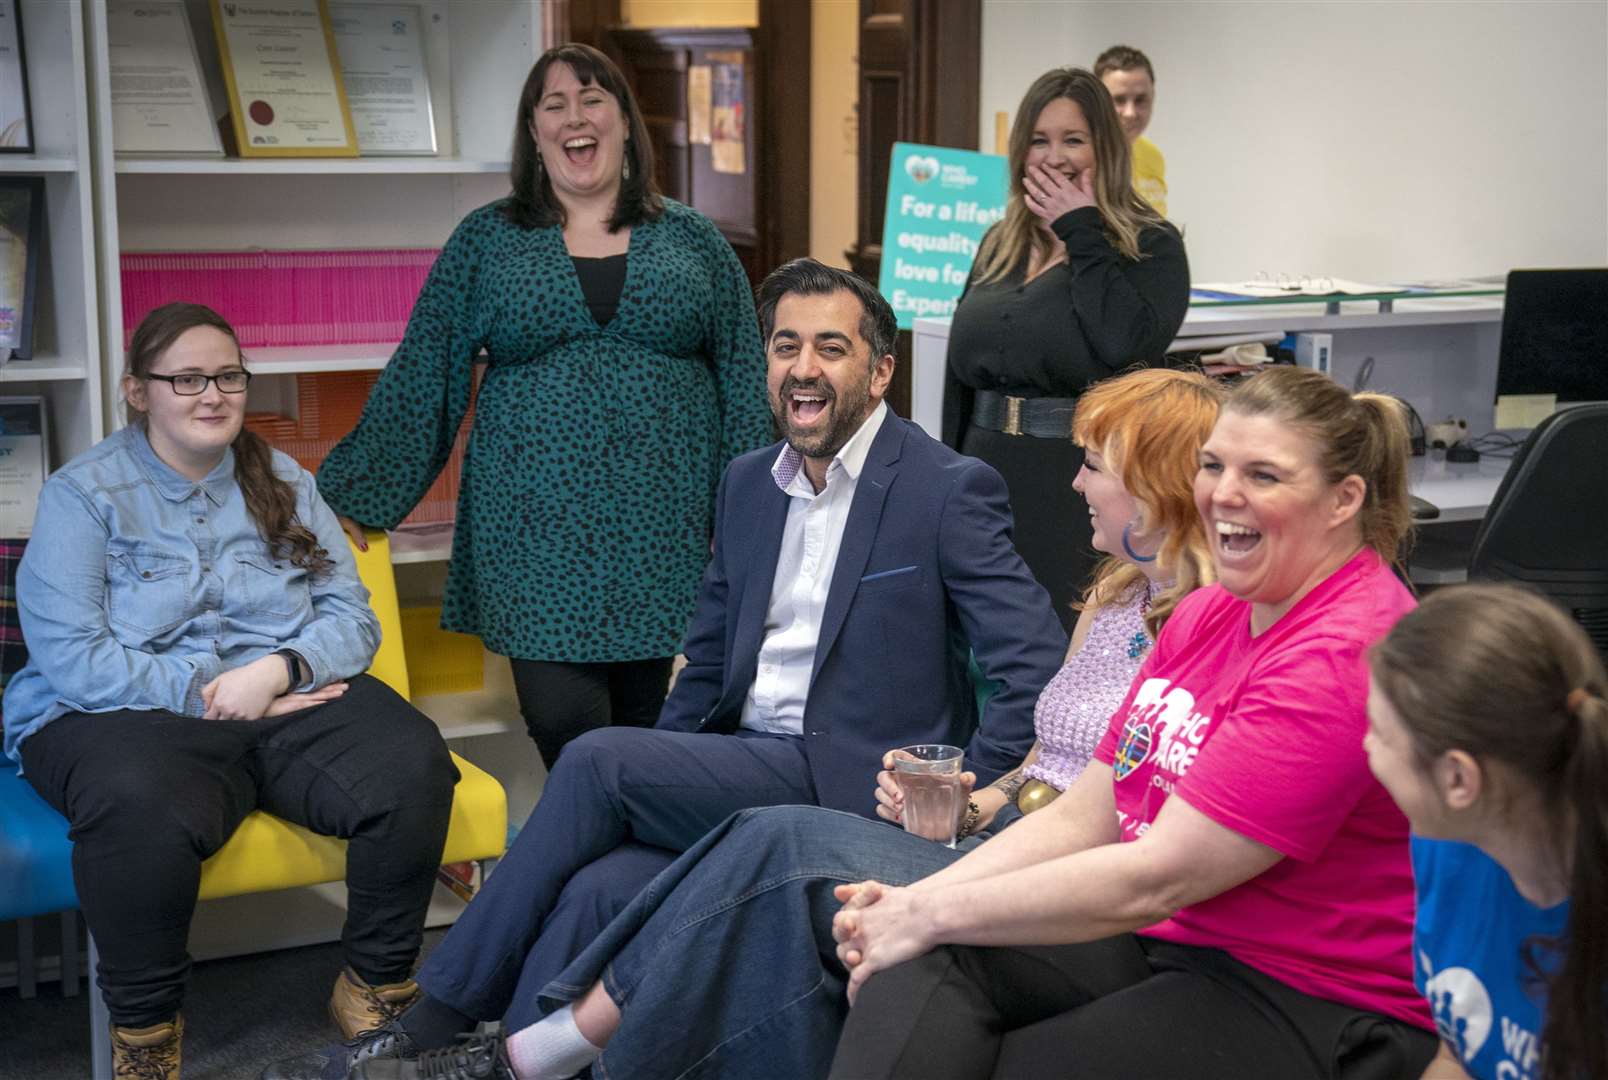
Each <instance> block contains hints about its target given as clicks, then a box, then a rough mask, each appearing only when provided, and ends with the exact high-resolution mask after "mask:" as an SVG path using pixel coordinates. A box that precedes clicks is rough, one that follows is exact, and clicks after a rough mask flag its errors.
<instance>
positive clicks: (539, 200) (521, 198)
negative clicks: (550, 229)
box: [505, 42, 664, 232]
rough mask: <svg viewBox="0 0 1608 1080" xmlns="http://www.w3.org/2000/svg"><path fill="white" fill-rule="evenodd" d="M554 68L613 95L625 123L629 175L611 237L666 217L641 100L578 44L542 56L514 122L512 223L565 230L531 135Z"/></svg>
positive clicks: (603, 59)
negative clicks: (561, 66)
mask: <svg viewBox="0 0 1608 1080" xmlns="http://www.w3.org/2000/svg"><path fill="white" fill-rule="evenodd" d="M554 64H566V65H568V66H569V69H570V70H571V71H573V72H574V73H575V78H576V79H578V80H579V81H580V83H581V85H582V86H598V87H601V88H602V89H604V90H607V91H608V92H609V93H610V94H612V95H614V100H615V101H617V102H618V103H619V105H620V115H621V117H622V118H623V119H624V120H625V130H626V135H627V138H626V140H625V164H626V166H627V171H628V172H629V174H630V175H628V176H624V177H622V178H621V180H620V194H619V197H618V198H617V199H615V201H614V216H613V217H611V218H609V231H610V232H618V231H619V230H620V229H623V228H627V227H628V226H632V225H640V224H641V223H643V222H644V221H652V220H653V219H654V218H656V217H658V216H659V215H660V214H661V213H663V212H664V198H663V196H661V195H660V194H659V186H658V183H657V181H656V180H655V179H654V164H653V144H652V143H651V142H649V141H648V126H647V124H646V123H644V122H643V119H642V109H641V107H640V106H638V105H637V100H636V95H634V94H632V93H631V86H630V84H629V83H627V82H626V81H625V75H624V74H623V73H622V72H621V71H620V69H619V66H618V65H616V64H615V63H614V61H613V60H610V59H609V58H608V57H607V56H604V55H603V54H602V53H600V52H598V51H597V50H596V49H594V48H592V47H591V46H590V45H581V44H577V43H574V42H571V43H570V44H568V45H555V46H554V47H553V48H551V49H548V50H547V51H546V52H544V53H542V55H541V57H540V58H539V59H537V61H536V64H535V66H533V67H532V68H531V69H530V74H529V75H528V76H526V78H525V86H524V88H523V89H521V90H520V91H519V109H518V113H517V115H516V116H515V117H514V156H513V162H512V164H511V165H510V166H509V169H508V181H509V183H510V184H511V185H512V186H513V194H512V195H511V196H510V197H509V200H508V203H507V206H506V210H505V212H506V213H507V215H508V219H509V220H510V221H512V222H513V223H514V224H515V225H518V226H521V227H522V228H526V229H540V228H545V227H546V226H548V225H562V224H564V207H563V204H562V203H560V202H559V201H558V197H557V196H555V195H554V194H553V182H552V181H551V180H550V179H548V177H547V171H546V170H545V169H544V168H542V165H541V156H540V154H539V153H538V151H537V149H536V138H535V136H534V135H532V134H531V131H530V125H531V119H532V117H534V116H535V114H536V103H537V102H538V101H539V100H541V96H542V87H544V86H546V85H547V70H548V69H549V68H551V67H552V66H553V65H554Z"/></svg>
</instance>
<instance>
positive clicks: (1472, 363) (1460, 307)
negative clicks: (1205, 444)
mask: <svg viewBox="0 0 1608 1080" xmlns="http://www.w3.org/2000/svg"><path fill="white" fill-rule="evenodd" d="M1309 330H1313V331H1321V332H1325V333H1330V334H1333V335H1334V352H1333V356H1332V363H1331V367H1330V371H1331V373H1332V374H1333V375H1334V377H1335V379H1336V380H1338V381H1339V382H1340V383H1341V384H1342V385H1345V386H1351V385H1353V384H1354V382H1355V380H1356V378H1357V375H1358V373H1359V372H1360V370H1361V369H1362V366H1363V364H1364V363H1365V362H1366V361H1367V360H1369V359H1372V360H1373V361H1374V367H1373V375H1372V376H1371V378H1370V379H1369V382H1368V385H1367V387H1366V389H1369V390H1381V391H1384V392H1385V393H1389V394H1395V395H1396V396H1398V397H1401V398H1404V399H1406V400H1407V401H1410V402H1412V403H1413V407H1414V408H1416V409H1417V410H1418V413H1419V415H1420V416H1422V417H1423V418H1424V423H1426V424H1433V423H1437V422H1439V421H1442V420H1445V419H1447V418H1448V417H1461V418H1462V419H1465V420H1467V421H1468V425H1469V430H1470V431H1472V432H1473V433H1474V434H1476V435H1479V434H1483V433H1485V432H1487V431H1490V430H1491V427H1492V424H1493V422H1494V421H1495V419H1496V415H1495V414H1496V358H1497V350H1498V347H1499V345H1500V342H1501V335H1502V298H1501V297H1500V296H1466V297H1442V298H1438V299H1426V300H1398V301H1396V304H1395V310H1393V311H1390V312H1381V311H1379V310H1378V304H1377V303H1374V302H1372V301H1370V302H1367V303H1346V304H1342V305H1341V314H1338V315H1330V314H1327V313H1326V311H1325V309H1324V304H1323V303H1322V302H1321V301H1319V302H1315V303H1311V304H1265V305H1264V304H1249V305H1232V306H1228V307H1191V308H1190V309H1189V313H1188V314H1187V315H1186V316H1185V318H1184V324H1183V326H1182V327H1180V328H1179V330H1178V340H1177V341H1176V342H1175V343H1174V344H1173V346H1172V350H1173V351H1181V350H1187V349H1189V348H1190V347H1191V346H1190V344H1189V342H1188V340H1187V339H1189V338H1191V337H1206V336H1216V335H1223V334H1258V333H1299V332H1303V331H1309ZM914 346H915V347H914V350H913V351H914V354H915V355H914V356H913V358H912V361H913V362H912V364H911V371H910V404H911V409H910V418H911V419H912V420H914V421H915V422H916V423H918V424H920V425H921V426H922V427H923V428H925V429H926V430H927V431H928V432H929V433H930V434H932V435H933V436H934V437H936V436H937V435H938V428H939V422H940V418H941V416H942V406H943V380H944V364H945V356H946V354H947V352H948V350H949V320H948V319H947V318H945V319H917V320H916V321H915V325H914ZM1492 490H1493V491H1494V490H1495V488H1494V487H1493V488H1492ZM1423 497H1424V498H1426V499H1429V501H1430V502H1436V501H1437V500H1436V499H1434V498H1432V497H1430V496H1428V495H1425V496H1423Z"/></svg>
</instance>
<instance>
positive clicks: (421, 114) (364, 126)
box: [329, 3, 436, 155]
mask: <svg viewBox="0 0 1608 1080" xmlns="http://www.w3.org/2000/svg"><path fill="white" fill-rule="evenodd" d="M329 16H330V25H331V26H332V27H333V28H334V31H335V45H336V47H337V48H338V49H339V51H340V59H341V81H342V82H343V83H345V85H346V101H347V104H348V105H349V106H350V107H351V110H352V125H353V126H354V127H355V128H356V129H357V146H358V149H359V150H361V151H362V152H363V153H364V154H365V155H368V154H434V153H435V152H436V133H435V115H434V107H433V103H432V102H431V100H430V79H429V73H428V72H427V70H426V67H425V60H424V39H423V34H424V18H423V15H422V14H421V12H420V10H419V6H418V5H417V4H341V3H332V4H330V6H329Z"/></svg>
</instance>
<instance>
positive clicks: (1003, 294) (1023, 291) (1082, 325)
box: [943, 206, 1189, 448]
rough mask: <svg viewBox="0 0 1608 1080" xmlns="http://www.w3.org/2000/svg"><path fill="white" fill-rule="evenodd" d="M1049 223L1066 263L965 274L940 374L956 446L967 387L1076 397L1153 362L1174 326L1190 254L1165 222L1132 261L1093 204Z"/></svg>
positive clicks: (966, 415) (946, 432) (1144, 236)
mask: <svg viewBox="0 0 1608 1080" xmlns="http://www.w3.org/2000/svg"><path fill="white" fill-rule="evenodd" d="M1050 227H1051V229H1053V230H1054V232H1055V235H1056V236H1057V237H1059V238H1060V240H1061V242H1062V243H1064V244H1065V245H1066V253H1067V261H1066V262H1065V263H1061V264H1059V265H1057V266H1054V267H1051V268H1050V269H1049V270H1046V271H1045V272H1044V273H1042V274H1040V275H1039V276H1038V277H1036V278H1034V279H1033V280H1032V281H1028V282H1025V283H1024V281H1023V280H1022V279H1023V277H1024V276H1025V275H1026V267H1025V266H1023V267H1017V268H1016V269H1014V270H1012V271H1011V273H1010V274H1008V275H1007V276H1006V277H1004V278H1002V279H999V280H996V281H991V282H988V283H987V284H983V285H972V284H970V283H969V282H968V284H967V289H966V292H965V293H964V294H963V295H962V297H961V301H960V305H959V306H958V307H957V308H956V309H955V317H954V321H953V323H952V324H951V325H950V328H949V362H948V364H947V365H946V371H945V375H944V417H943V437H944V442H946V443H948V444H949V445H950V446H953V447H956V448H959V446H960V440H961V438H962V436H963V435H964V434H965V431H966V425H967V423H968V422H969V421H970V419H971V412H972V402H973V399H974V395H975V393H976V391H978V390H997V391H999V392H1001V393H1006V394H1014V395H1017V396H1020V397H1076V396H1077V395H1078V394H1080V393H1081V392H1082V391H1083V390H1084V389H1085V388H1087V387H1088V386H1089V385H1090V384H1092V383H1096V382H1099V381H1100V380H1101V379H1104V378H1107V377H1109V376H1111V375H1114V374H1115V373H1117V372H1119V371H1122V370H1124V369H1125V368H1128V367H1131V366H1133V365H1135V364H1144V365H1153V364H1156V363H1158V362H1159V361H1160V360H1161V359H1162V357H1163V356H1164V355H1165V354H1166V351H1167V346H1168V345H1169V344H1170V343H1171V342H1172V340H1173V338H1174V337H1175V336H1177V333H1178V328H1179V326H1181V325H1182V324H1183V321H1184V315H1185V313H1186V312H1187V310H1188V308H1189V260H1188V258H1187V257H1186V256H1185V254H1184V241H1183V238H1182V237H1181V236H1180V235H1179V234H1178V230H1177V229H1175V228H1174V227H1173V226H1172V225H1171V224H1170V223H1166V222H1163V223H1162V224H1161V225H1160V226H1152V227H1150V228H1147V229H1145V230H1144V231H1143V232H1142V233H1140V235H1139V250H1140V252H1141V254H1142V257H1141V258H1140V259H1139V260H1138V261H1137V262H1136V261H1133V260H1130V259H1128V258H1126V257H1125V256H1123V255H1122V254H1121V253H1120V252H1119V251H1117V249H1116V248H1114V247H1112V246H1111V241H1110V240H1109V239H1107V238H1106V234H1105V227H1104V221H1103V219H1102V218H1101V216H1100V211H1099V210H1098V209H1096V208H1095V207H1092V206H1088V207H1083V208H1082V209H1078V210H1073V211H1072V212H1070V213H1067V214H1063V215H1061V216H1060V217H1058V218H1056V219H1055V221H1054V222H1053V223H1052V224H1051V226H1050Z"/></svg>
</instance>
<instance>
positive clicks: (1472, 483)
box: [1407, 453, 1513, 526]
mask: <svg viewBox="0 0 1608 1080" xmlns="http://www.w3.org/2000/svg"><path fill="white" fill-rule="evenodd" d="M1441 456H1442V455H1440V454H1435V453H1431V454H1426V455H1425V456H1423V457H1418V458H1413V459H1412V462H1411V463H1410V464H1409V465H1408V466H1407V488H1408V490H1409V491H1411V492H1412V493H1413V494H1414V495H1417V496H1418V497H1419V498H1420V499H1426V500H1428V501H1429V502H1432V503H1434V504H1435V505H1436V506H1438V507H1440V517H1438V518H1432V519H1430V520H1428V521H1420V522H1418V524H1419V525H1420V526H1423V525H1436V524H1441V523H1449V522H1454V521H1478V520H1479V519H1480V518H1482V517H1484V516H1485V508H1486V507H1488V506H1490V505H1491V500H1492V499H1494V498H1495V497H1496V489H1497V487H1499V486H1500V485H1501V483H1502V477H1504V476H1506V475H1507V471H1508V466H1509V465H1511V464H1512V463H1513V459H1512V458H1510V457H1492V456H1491V455H1489V454H1485V455H1483V456H1481V458H1480V459H1479V461H1477V462H1474V463H1473V464H1469V465H1458V464H1454V463H1452V462H1447V461H1442V460H1438V459H1439V458H1440V457H1441Z"/></svg>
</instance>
